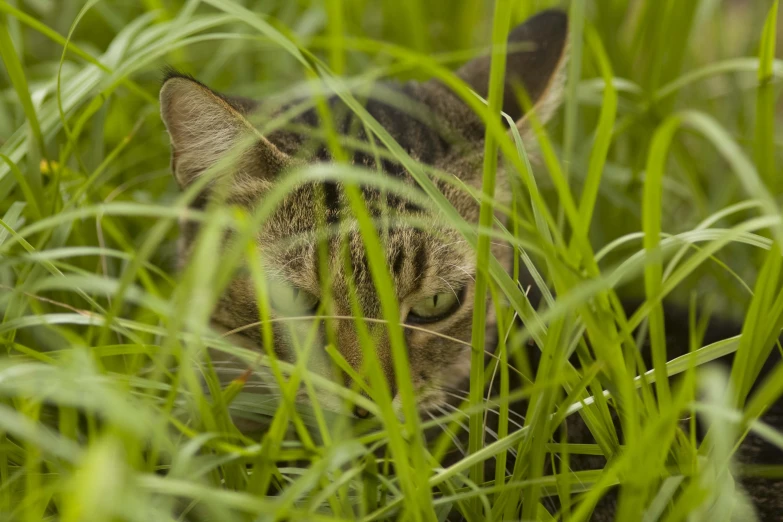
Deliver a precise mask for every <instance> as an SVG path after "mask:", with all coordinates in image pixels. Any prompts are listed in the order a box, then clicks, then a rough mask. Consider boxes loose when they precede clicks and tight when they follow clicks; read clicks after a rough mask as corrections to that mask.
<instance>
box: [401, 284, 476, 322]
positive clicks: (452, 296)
mask: <svg viewBox="0 0 783 522" xmlns="http://www.w3.org/2000/svg"><path fill="white" fill-rule="evenodd" d="M462 294H463V292H454V291H448V292H441V293H439V294H435V295H431V296H429V297H427V298H426V299H422V300H421V301H419V302H418V303H416V304H414V305H413V306H412V307H411V309H410V312H408V318H407V321H408V322H409V323H436V322H438V321H440V320H442V319H445V318H446V317H448V316H450V315H451V314H453V313H454V312H456V311H457V310H458V309H459V307H460V304H461V302H462Z"/></svg>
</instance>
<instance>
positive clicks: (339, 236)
mask: <svg viewBox="0 0 783 522" xmlns="http://www.w3.org/2000/svg"><path fill="white" fill-rule="evenodd" d="M566 35H567V21H566V18H565V16H564V15H563V14H561V13H559V12H546V13H543V14H541V15H538V16H537V17H535V18H533V19H531V20H529V21H528V22H527V23H526V24H524V25H522V26H520V27H518V28H516V29H515V30H514V31H512V33H511V35H510V38H509V45H510V49H511V50H510V52H509V54H508V57H507V66H506V70H507V73H506V87H505V91H506V96H505V99H504V104H503V109H504V112H506V113H507V114H508V115H509V116H511V117H512V118H514V119H515V120H516V121H517V122H518V127H519V128H520V130H521V131H522V135H523V136H526V135H527V134H529V133H528V132H527V129H526V120H525V115H524V114H523V111H522V110H521V109H520V104H519V103H518V101H517V97H516V96H515V95H514V92H515V91H516V90H518V88H519V87H524V90H525V91H526V93H527V95H528V96H529V97H530V99H531V100H532V102H533V104H534V106H535V107H536V111H537V115H538V117H539V118H540V119H546V118H547V117H548V116H549V115H550V114H551V112H552V111H553V109H554V108H555V106H556V105H557V102H558V100H559V95H560V90H561V89H560V87H561V85H560V84H561V83H562V82H561V80H562V74H561V72H562V68H563V62H564V56H565V52H566ZM514 49H516V50H514ZM458 75H459V76H460V77H461V78H462V79H463V80H464V81H465V82H466V83H467V84H468V85H469V86H470V87H471V88H473V89H474V90H475V91H476V92H477V93H479V94H481V95H482V96H486V92H487V85H488V80H489V58H488V57H482V58H477V59H476V60H474V61H472V62H469V63H468V64H466V65H465V66H463V67H462V68H461V69H460V70H459V71H458ZM354 94H355V95H356V97H357V98H358V97H359V94H357V93H354ZM361 96H362V98H363V105H364V107H365V109H366V111H367V113H368V114H369V115H370V116H371V117H372V118H373V119H375V120H376V121H377V122H378V123H379V124H380V125H381V126H383V127H384V129H385V130H386V131H387V132H388V133H389V134H390V135H391V136H392V137H393V138H394V139H395V140H396V141H397V143H399V145H400V146H401V147H402V148H403V149H404V150H405V152H406V153H407V154H408V155H410V157H412V158H413V159H414V160H416V161H418V162H420V163H421V164H424V165H426V166H427V167H429V168H430V169H431V170H432V169H434V170H435V171H439V172H441V173H445V174H446V177H445V179H443V178H438V177H433V178H431V179H433V182H434V183H435V186H436V187H437V188H438V189H439V190H440V191H441V193H442V194H443V195H444V196H445V197H446V199H447V200H448V201H449V202H450V203H451V204H452V205H453V206H454V208H455V209H456V210H457V211H458V212H459V213H460V215H461V216H462V217H463V218H464V219H465V220H466V221H468V222H469V223H475V222H476V221H477V220H478V215H479V203H478V202H477V200H476V198H475V196H473V195H471V194H470V192H469V191H468V190H466V188H465V187H469V188H472V189H475V191H479V190H480V188H481V182H482V180H481V173H482V161H483V158H482V150H483V135H484V126H483V124H482V122H481V119H480V118H478V117H477V116H476V115H475V114H474V113H473V111H472V110H471V109H470V108H469V107H468V106H467V105H466V104H464V103H463V102H462V101H461V100H460V99H459V98H458V97H457V96H456V95H455V94H453V93H452V92H451V91H450V90H449V89H448V88H446V87H445V86H443V85H442V84H441V83H438V82H435V81H430V82H426V83H410V84H405V85H395V84H380V85H378V86H376V88H375V89H374V90H373V91H372V92H371V93H370V95H369V97H367V94H366V92H362V93H361ZM307 101H308V100H306V99H305V100H303V102H304V103H305V105H306V104H307ZM268 105H269V104H264V103H263V102H256V101H251V100H247V99H240V98H230V97H225V96H222V95H219V94H217V93H215V92H213V91H211V90H210V89H209V88H207V87H205V86H203V85H202V84H200V83H198V82H196V81H195V80H192V79H190V78H188V77H184V76H181V75H176V74H172V75H170V77H169V78H167V80H166V81H165V83H164V86H163V88H162V90H161V111H162V116H163V120H164V122H165V124H166V127H167V129H168V131H169V134H170V136H171V141H172V169H173V171H174V175H175V177H176V179H177V181H178V182H179V184H180V185H181V186H182V187H187V186H189V185H190V184H191V183H193V182H194V180H196V179H197V178H199V176H203V175H205V173H206V174H207V175H210V176H215V178H214V179H215V181H212V182H210V183H209V184H208V185H207V188H206V189H205V190H204V192H203V193H202V196H201V197H200V198H199V200H198V204H199V205H205V204H207V203H208V202H209V201H211V200H216V199H219V200H220V201H224V202H227V203H229V204H234V205H238V206H241V207H244V208H246V209H248V210H250V211H252V210H253V209H255V208H257V206H258V205H259V204H260V203H261V202H263V201H264V198H265V196H266V195H268V194H269V193H270V191H271V190H273V189H274V187H275V186H276V184H277V183H279V182H280V180H281V179H282V177H284V176H286V175H287V174H289V173H290V172H292V171H295V170H297V169H300V170H301V169H302V168H306V167H307V166H312V165H314V164H318V163H328V162H330V161H334V158H332V157H331V154H330V152H329V151H330V150H334V149H330V148H329V147H327V146H326V145H325V140H324V134H323V132H322V130H323V128H324V126H323V122H322V119H321V117H320V116H319V113H318V112H317V111H316V110H315V109H314V108H312V104H311V108H305V109H304V110H297V107H300V106H301V105H298V104H297V103H291V104H288V105H286V106H284V107H278V108H275V109H272V110H270V108H269V106H268ZM328 108H329V111H328V112H329V113H330V114H331V118H332V121H331V125H333V127H334V128H335V130H336V131H337V133H338V134H339V135H340V136H341V137H343V138H344V139H343V140H342V143H343V147H344V148H345V151H346V152H347V158H349V161H348V163H350V164H352V165H353V166H355V167H361V168H363V169H365V173H364V175H366V176H382V175H387V176H391V177H394V178H396V180H398V181H402V182H404V183H405V184H407V185H408V186H409V187H411V188H412V189H414V190H418V185H417V184H416V182H415V181H414V179H413V177H412V176H411V174H410V173H409V172H408V171H407V170H406V169H405V168H404V167H402V165H401V164H400V163H399V162H398V161H397V160H396V159H395V158H394V157H393V156H392V155H390V154H389V153H388V151H386V150H385V149H384V148H383V147H380V145H379V144H378V139H377V138H375V137H373V138H372V139H371V138H368V131H367V129H366V127H365V126H364V125H362V124H361V120H360V119H359V118H358V117H356V116H355V115H354V114H353V113H352V111H350V110H348V109H347V108H346V106H345V105H344V103H343V102H342V101H340V99H339V98H338V97H333V98H331V99H330V100H329V102H328ZM287 113H295V115H294V116H292V117H290V118H288V120H289V124H288V125H286V126H285V127H283V128H278V129H277V130H274V131H272V132H268V133H266V134H265V135H262V134H261V133H260V132H259V131H258V130H257V127H258V126H259V125H258V120H259V115H260V114H265V116H264V117H263V118H267V119H268V118H275V117H277V118H282V117H283V116H282V115H284V114H287ZM321 114H323V112H322V113H321ZM254 123H255V125H254ZM227 156H230V158H229V159H228V160H227V159H226V157H227ZM449 178H451V179H449ZM500 178H501V179H502V176H500ZM508 193H509V190H508V188H506V185H505V184H504V183H502V182H500V183H499V184H498V190H497V191H496V199H497V200H499V201H504V202H508V199H509V195H508ZM361 194H362V195H363V198H364V201H365V203H366V205H367V208H368V210H369V212H370V215H371V217H372V218H373V219H374V220H375V222H376V231H377V232H378V237H379V238H380V241H381V244H382V246H383V250H384V256H385V261H386V267H387V268H388V272H389V274H390V275H391V279H392V282H393V286H394V291H395V297H396V301H397V303H398V306H399V310H398V312H399V315H400V319H401V322H402V323H404V328H403V329H404V332H405V342H406V345H407V346H406V347H407V354H408V358H409V362H410V373H411V377H412V380H413V384H414V389H415V390H416V392H417V398H418V403H419V406H420V408H421V409H423V410H424V409H428V408H435V407H437V406H438V405H440V404H441V403H444V402H447V401H449V397H450V395H449V389H454V388H457V387H459V386H460V385H461V384H462V383H463V382H464V381H465V379H466V378H467V376H468V374H469V371H470V352H471V348H470V338H471V328H472V322H471V319H472V315H473V302H474V297H473V293H474V276H475V272H476V267H475V258H476V253H475V250H474V249H473V248H472V247H471V246H470V245H469V244H468V243H467V242H466V240H465V239H464V237H463V235H462V234H461V233H460V232H459V231H457V230H455V229H454V228H453V227H451V226H449V224H448V222H447V220H445V219H444V218H443V217H441V215H440V213H439V212H438V211H435V210H433V208H434V207H433V208H430V207H427V206H424V205H420V204H417V203H415V202H413V201H411V200H410V199H409V198H405V197H402V196H399V195H395V194H393V193H390V192H388V191H385V190H380V189H378V188H377V187H372V186H370V185H367V186H362V187H361ZM354 216H355V214H354V213H353V211H352V210H351V204H350V201H349V199H348V197H347V195H346V191H345V187H344V186H343V184H342V183H340V182H332V181H328V182H323V181H317V182H315V181H310V182H303V183H300V184H299V185H298V186H296V188H295V189H293V190H291V191H289V192H288V194H287V195H286V196H285V198H284V199H283V200H282V202H281V203H280V204H279V205H277V206H276V209H275V210H274V211H273V212H272V213H271V215H269V217H268V218H267V219H266V220H265V221H264V224H263V225H262V226H261V227H260V228H259V230H258V233H257V236H256V237H257V245H258V252H259V256H258V257H259V258H260V259H262V263H263V272H264V274H265V275H266V281H267V285H268V290H269V291H268V295H269V298H270V304H271V313H272V318H273V319H274V321H273V323H272V324H273V333H274V351H275V352H276V354H277V355H278V357H280V358H281V359H284V360H287V361H290V362H294V361H295V360H296V359H297V354H302V353H303V352H307V365H308V367H309V368H310V369H311V370H313V371H316V372H318V373H321V374H323V375H327V376H330V377H332V378H334V376H335V372H334V368H335V365H334V363H333V362H332V361H331V360H330V358H329V356H328V355H327V354H326V352H325V350H324V347H325V346H327V345H328V344H332V345H334V347H335V348H336V350H337V351H338V352H339V354H340V355H341V356H342V358H343V359H344V360H345V362H347V364H349V365H350V366H351V367H352V368H353V369H354V370H355V371H356V372H357V373H359V374H360V375H361V373H362V366H363V355H362V354H363V352H362V343H361V342H360V336H359V333H358V332H357V326H356V322H355V321H354V320H353V319H352V318H351V317H352V316H355V315H357V313H358V312H360V313H361V315H362V316H363V317H365V318H367V319H368V321H366V322H365V323H364V324H366V326H367V334H368V335H369V337H370V338H371V339H372V341H373V345H374V348H375V353H376V354H377V356H378V360H379V362H380V365H381V369H382V370H383V372H384V374H385V376H386V379H387V382H388V383H389V387H390V390H391V392H392V396H393V397H395V398H396V385H395V375H394V371H393V361H392V356H391V349H390V346H389V339H388V334H387V328H386V326H385V324H384V323H383V321H382V319H383V317H384V315H383V313H382V307H381V303H380V299H379V295H378V292H377V291H376V288H375V284H374V279H373V276H372V273H371V270H370V266H369V262H368V257H367V254H366V250H365V243H364V241H363V239H362V234H361V233H360V232H359V226H358V224H357V222H356V219H355V217H354ZM195 232H196V230H195V228H194V226H193V225H186V226H185V227H184V228H183V241H182V249H181V256H182V257H183V258H187V256H188V252H189V250H190V246H191V245H192V243H193V240H194V237H195ZM492 252H493V254H494V255H495V256H496V257H497V258H498V259H499V260H500V261H501V262H502V263H503V264H504V265H506V266H509V264H510V261H511V258H512V249H511V248H509V247H508V246H506V245H503V244H500V243H496V244H493V247H492ZM487 304H488V314H487V319H488V320H487V324H488V327H489V328H490V329H492V328H493V327H494V314H493V307H492V306H489V303H487ZM318 314H321V318H320V319H319V318H316V319H312V317H314V316H316V317H317V316H318ZM324 316H328V318H329V321H330V322H331V325H332V328H331V331H330V332H327V328H326V327H325V324H326V321H325V320H324ZM302 317H309V319H302ZM258 320H259V310H258V306H257V299H256V295H255V291H254V284H253V280H252V278H251V277H250V275H249V271H248V270H244V271H239V273H238V275H237V276H236V277H235V278H234V279H233V281H232V282H231V283H230V285H229V287H228V288H227V290H226V292H225V294H224V296H223V298H222V299H221V300H220V303H219V305H218V307H217V308H216V310H215V312H214V314H213V321H214V323H215V324H216V325H217V326H218V327H221V328H223V329H224V330H235V329H241V328H242V327H243V326H245V325H249V324H253V323H257V322H258ZM241 335H242V336H243V338H244V339H245V340H246V341H248V342H249V344H250V345H251V346H253V347H255V348H259V349H260V347H261V344H262V343H261V340H262V333H261V329H260V328H259V327H258V326H255V327H252V328H247V329H244V330H243V331H242V334H241ZM246 344H248V343H246ZM365 344H366V343H365ZM488 346H489V345H488ZM338 373H341V372H338ZM341 377H344V376H342V375H341ZM343 380H344V381H347V380H348V379H346V378H343ZM303 400H307V399H306V398H305V396H304V395H303ZM319 400H321V402H323V403H324V404H325V405H326V406H333V407H337V406H338V405H339V404H338V402H337V401H336V400H334V399H333V398H329V397H324V398H322V399H319ZM395 402H396V403H398V402H399V400H396V401H395Z"/></svg>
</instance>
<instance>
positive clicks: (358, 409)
mask: <svg viewBox="0 0 783 522" xmlns="http://www.w3.org/2000/svg"><path fill="white" fill-rule="evenodd" d="M353 414H354V415H356V416H357V417H359V418H360V419H366V418H367V417H369V416H370V412H369V411H367V410H365V409H364V408H362V407H361V406H355V407H354V409H353Z"/></svg>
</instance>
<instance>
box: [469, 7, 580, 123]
mask: <svg viewBox="0 0 783 522" xmlns="http://www.w3.org/2000/svg"><path fill="white" fill-rule="evenodd" d="M567 50H568V17H567V16H566V14H565V13H564V12H562V11H558V10H549V11H543V12H541V13H539V14H537V15H535V16H533V17H532V18H530V19H528V20H527V21H526V22H525V23H523V24H522V25H519V26H517V27H515V28H514V29H512V30H511V32H510V33H509V35H508V54H507V57H506V75H505V85H504V89H503V112H505V113H506V114H508V115H509V116H510V117H511V118H513V119H514V121H516V122H517V126H518V127H522V126H524V125H525V119H526V113H525V110H524V108H523V106H522V104H520V97H519V91H520V88H521V89H522V90H523V92H524V93H525V94H526V95H527V97H528V99H529V100H530V104H531V107H532V109H533V110H535V111H536V115H537V116H538V118H539V120H541V121H542V122H545V121H547V120H548V119H549V118H550V117H551V116H552V114H553V113H554V111H555V109H557V107H558V105H559V104H560V101H561V99H562V96H563V84H564V79H565V71H564V69H565V67H564V66H565V63H566V61H567V60H566V57H567ZM490 63H491V57H490V56H482V57H479V58H476V59H474V60H472V61H470V62H468V63H466V64H465V65H463V66H462V68H460V69H459V70H458V71H457V75H458V76H459V77H460V78H462V79H463V80H464V81H465V82H466V83H467V84H468V85H469V86H470V87H471V88H472V89H473V90H474V91H476V93H478V94H479V95H481V96H482V97H484V98H486V97H487V93H488V91H489V68H490Z"/></svg>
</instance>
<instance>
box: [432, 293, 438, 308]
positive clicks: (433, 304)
mask: <svg viewBox="0 0 783 522" xmlns="http://www.w3.org/2000/svg"><path fill="white" fill-rule="evenodd" d="M432 307H433V308H437V307H438V294H435V295H434V296H433V297H432Z"/></svg>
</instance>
